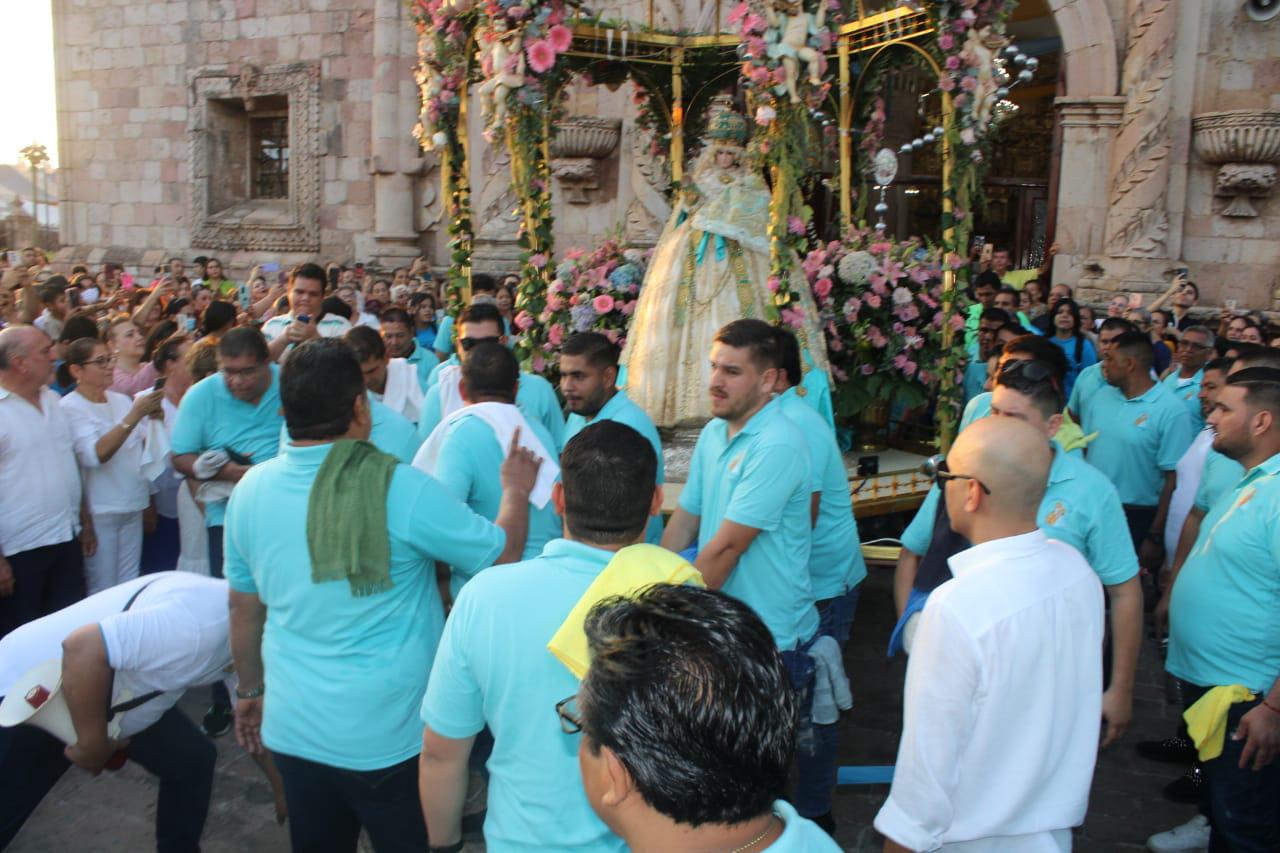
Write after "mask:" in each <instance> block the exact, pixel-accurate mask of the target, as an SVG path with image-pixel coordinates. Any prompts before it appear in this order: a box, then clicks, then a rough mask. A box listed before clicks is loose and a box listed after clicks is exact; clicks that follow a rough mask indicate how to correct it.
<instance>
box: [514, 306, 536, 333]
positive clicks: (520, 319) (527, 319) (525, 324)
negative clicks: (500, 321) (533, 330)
mask: <svg viewBox="0 0 1280 853" xmlns="http://www.w3.org/2000/svg"><path fill="white" fill-rule="evenodd" d="M532 325H533V315H532V314H530V313H529V312H528V311H521V312H520V313H519V314H517V315H516V328H517V329H519V330H520V331H522V332H523V331H526V330H528V329H529V328H530V327H531V326H532Z"/></svg>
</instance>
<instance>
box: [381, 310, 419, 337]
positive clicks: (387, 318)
mask: <svg viewBox="0 0 1280 853" xmlns="http://www.w3.org/2000/svg"><path fill="white" fill-rule="evenodd" d="M378 321H379V322H382V323H400V324H402V325H404V326H407V327H408V329H409V331H411V332H412V331H414V322H413V315H412V314H410V313H409V312H408V311H406V310H404V309H403V308H400V307H399V306H396V307H393V308H388V309H386V310H385V311H383V312H382V313H381V314H379V315H378Z"/></svg>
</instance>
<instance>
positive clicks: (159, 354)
mask: <svg viewBox="0 0 1280 853" xmlns="http://www.w3.org/2000/svg"><path fill="white" fill-rule="evenodd" d="M190 341H191V336H190V335H187V334H183V333H182V332H178V333H177V334H173V335H170V336H169V337H167V338H165V339H164V340H163V341H161V342H160V344H159V345H158V346H157V347H156V351H155V356H154V357H153V361H152V364H153V365H154V366H155V368H156V370H161V371H162V370H164V368H166V367H168V366H169V364H171V363H172V362H175V361H177V360H178V350H180V349H181V348H182V345H183V344H185V343H189V342H190Z"/></svg>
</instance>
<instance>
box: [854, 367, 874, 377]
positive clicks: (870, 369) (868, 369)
mask: <svg viewBox="0 0 1280 853" xmlns="http://www.w3.org/2000/svg"><path fill="white" fill-rule="evenodd" d="M858 372H859V373H861V374H862V375H863V376H870V375H871V374H873V373H875V372H876V369H875V368H874V367H872V366H871V365H869V364H864V365H862V367H859V368H858Z"/></svg>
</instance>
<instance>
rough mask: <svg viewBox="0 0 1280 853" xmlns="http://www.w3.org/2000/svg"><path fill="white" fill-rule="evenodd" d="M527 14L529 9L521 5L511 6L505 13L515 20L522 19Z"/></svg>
mask: <svg viewBox="0 0 1280 853" xmlns="http://www.w3.org/2000/svg"><path fill="white" fill-rule="evenodd" d="M528 14H529V10H528V9H526V8H525V7H523V6H512V7H511V8H510V9H508V10H507V15H508V16H509V17H510V18H511V19H512V20H515V21H520V20H524V17H525V16H526V15H528Z"/></svg>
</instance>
